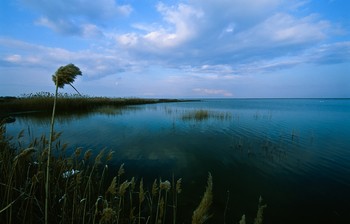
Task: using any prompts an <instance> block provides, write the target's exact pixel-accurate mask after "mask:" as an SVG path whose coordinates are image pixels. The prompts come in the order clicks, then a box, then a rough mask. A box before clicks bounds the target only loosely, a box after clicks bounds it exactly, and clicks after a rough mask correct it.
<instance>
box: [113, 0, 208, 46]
mask: <svg viewBox="0 0 350 224" xmlns="http://www.w3.org/2000/svg"><path fill="white" fill-rule="evenodd" d="M156 8H157V11H158V12H159V13H160V14H161V15H162V18H163V21H164V22H165V23H164V24H159V25H158V26H154V25H145V24H134V25H133V27H134V28H137V29H139V31H146V33H145V34H137V33H126V34H122V35H120V36H119V37H118V38H117V40H118V41H119V43H120V44H121V45H124V46H125V45H126V46H133V47H135V46H136V44H137V47H138V48H140V47H142V48H145V49H149V50H151V51H153V50H154V49H168V48H173V47H177V46H179V45H181V44H183V43H186V42H187V41H189V40H191V39H193V38H195V37H196V35H197V27H196V25H197V23H198V21H200V19H201V17H202V16H203V13H202V12H201V11H200V10H197V9H195V8H193V7H191V6H190V5H186V4H178V5H176V6H166V5H165V4H163V3H159V4H158V5H157V6H156ZM152 49H153V50H152Z"/></svg>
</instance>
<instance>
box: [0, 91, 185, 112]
mask: <svg viewBox="0 0 350 224" xmlns="http://www.w3.org/2000/svg"><path fill="white" fill-rule="evenodd" d="M54 97H55V95H54V94H52V93H49V92H39V93H34V94H26V95H22V96H21V97H0V111H1V113H2V115H3V116H4V115H6V114H12V113H21V112H48V113H50V112H51V111H52V107H53V103H54ZM184 101H185V100H179V99H148V98H109V97H90V96H81V95H78V94H60V93H59V94H58V97H57V104H56V111H57V112H58V113H65V112H68V113H74V112H87V111H91V110H94V109H97V108H100V107H105V106H111V107H121V106H128V105H139V104H154V103H170V102H184ZM0 115H1V114H0Z"/></svg>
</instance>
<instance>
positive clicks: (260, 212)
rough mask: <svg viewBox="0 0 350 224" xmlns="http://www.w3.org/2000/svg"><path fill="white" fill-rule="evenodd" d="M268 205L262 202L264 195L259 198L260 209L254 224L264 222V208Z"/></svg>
mask: <svg viewBox="0 0 350 224" xmlns="http://www.w3.org/2000/svg"><path fill="white" fill-rule="evenodd" d="M266 207H267V205H266V204H265V205H263V204H262V197H261V196H260V198H259V205H258V211H257V213H256V218H255V220H254V224H262V223H263V218H264V217H263V215H264V209H265V208H266Z"/></svg>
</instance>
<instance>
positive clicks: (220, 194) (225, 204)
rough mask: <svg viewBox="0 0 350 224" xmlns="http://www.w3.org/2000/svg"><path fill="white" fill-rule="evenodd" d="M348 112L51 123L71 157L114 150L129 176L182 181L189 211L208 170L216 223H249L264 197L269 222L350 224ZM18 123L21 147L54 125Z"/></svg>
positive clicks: (232, 108)
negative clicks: (78, 150) (79, 152)
mask: <svg viewBox="0 0 350 224" xmlns="http://www.w3.org/2000/svg"><path fill="white" fill-rule="evenodd" d="M200 111H201V112H205V113H204V115H203V116H202V117H200V116H198V117H196V116H195V115H196V112H197V113H198V112H200ZM349 115H350V100H347V99H343V100H341V99H210V100H202V101H198V102H183V103H167V104H152V105H138V106H130V107H126V108H123V109H112V108H104V109H101V110H99V111H95V112H92V113H89V114H75V115H61V116H58V117H57V120H56V125H55V129H56V130H57V131H63V133H62V136H61V141H62V142H68V143H69V145H70V149H71V151H68V153H72V151H73V150H74V149H75V148H76V147H83V148H84V149H90V148H91V149H94V150H95V153H94V154H95V155H96V154H97V153H98V151H99V150H101V149H102V148H105V147H106V148H107V149H112V150H114V151H115V152H116V153H115V158H114V160H113V161H112V162H111V166H115V167H116V168H115V169H117V167H119V165H120V164H122V163H125V169H126V174H127V175H128V176H129V177H131V176H135V177H137V178H141V177H144V179H148V181H149V183H152V182H153V180H154V178H157V177H162V179H163V180H165V179H171V177H172V175H173V174H174V176H175V177H182V178H183V193H182V195H181V197H180V199H179V200H180V201H182V202H180V205H181V206H182V208H181V209H180V210H179V212H180V213H182V214H184V215H187V216H188V217H190V216H191V213H192V211H193V210H194V209H195V208H196V206H197V205H198V203H199V201H200V196H201V195H202V194H203V192H204V190H205V185H206V179H207V175H208V172H211V174H212V175H213V181H214V204H213V209H212V212H213V214H214V216H213V217H212V219H211V220H210V222H211V223H224V219H225V221H226V223H237V222H238V221H239V219H240V217H241V216H242V215H243V214H246V217H247V220H248V221H253V218H254V217H255V214H256V209H257V203H258V198H259V196H260V195H261V196H262V197H263V199H264V202H265V203H267V205H268V207H267V209H266V210H265V215H264V218H265V223H349V220H350V116H349ZM16 119H17V121H16V122H15V123H12V124H8V125H7V131H8V134H9V135H14V136H16V135H17V134H18V132H19V131H20V130H22V129H24V130H26V131H25V133H27V134H26V136H27V138H23V139H22V141H23V143H22V144H25V143H26V142H28V141H30V139H32V138H34V137H35V136H40V135H41V134H43V133H46V134H47V133H48V131H49V120H50V119H49V117H47V116H39V115H38V114H36V115H26V116H18V117H16ZM149 186H150V184H149ZM225 208H226V209H227V214H226V216H224V210H225ZM184 222H185V223H189V222H190V221H189V220H186V221H184Z"/></svg>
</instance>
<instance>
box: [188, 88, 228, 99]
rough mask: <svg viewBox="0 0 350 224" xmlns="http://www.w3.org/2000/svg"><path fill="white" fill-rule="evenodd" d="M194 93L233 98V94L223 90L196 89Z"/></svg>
mask: <svg viewBox="0 0 350 224" xmlns="http://www.w3.org/2000/svg"><path fill="white" fill-rule="evenodd" d="M193 92H195V93H197V94H200V95H204V96H224V97H231V96H233V94H232V93H231V92H229V91H226V90H223V89H206V88H194V89H193Z"/></svg>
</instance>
